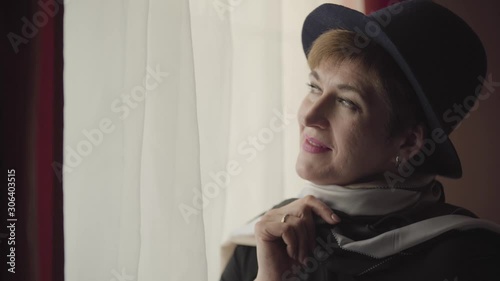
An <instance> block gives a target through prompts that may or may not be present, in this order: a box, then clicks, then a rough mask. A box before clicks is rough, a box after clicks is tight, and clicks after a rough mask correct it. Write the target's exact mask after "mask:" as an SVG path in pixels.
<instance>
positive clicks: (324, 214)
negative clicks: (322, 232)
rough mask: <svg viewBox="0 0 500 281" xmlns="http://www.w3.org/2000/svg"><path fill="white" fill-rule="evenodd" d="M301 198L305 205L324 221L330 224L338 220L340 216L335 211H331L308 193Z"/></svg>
mask: <svg viewBox="0 0 500 281" xmlns="http://www.w3.org/2000/svg"><path fill="white" fill-rule="evenodd" d="M302 200H304V203H305V205H307V206H308V207H310V208H311V209H312V211H313V213H315V214H316V215H318V216H320V217H321V218H322V219H323V220H325V221H326V222H328V223H331V224H336V223H339V222H340V218H339V217H338V216H337V215H336V214H335V213H333V211H332V209H330V207H328V205H326V204H325V203H323V202H322V201H320V200H319V199H317V198H316V197H314V196H312V195H308V196H306V197H304V198H302Z"/></svg>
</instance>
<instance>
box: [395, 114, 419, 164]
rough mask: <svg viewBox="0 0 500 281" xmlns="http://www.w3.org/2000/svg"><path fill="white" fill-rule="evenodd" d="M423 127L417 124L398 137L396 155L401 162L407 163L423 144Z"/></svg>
mask: <svg viewBox="0 0 500 281" xmlns="http://www.w3.org/2000/svg"><path fill="white" fill-rule="evenodd" d="M424 137H425V127H424V125H423V124H421V123H420V124H418V125H416V126H414V127H413V128H410V129H408V130H406V131H405V132H404V133H403V134H402V135H401V137H400V141H399V149H398V155H399V157H400V158H401V160H402V162H405V161H408V160H409V159H411V158H412V157H413V156H415V155H416V154H417V153H418V152H419V151H420V148H422V146H423V144H424Z"/></svg>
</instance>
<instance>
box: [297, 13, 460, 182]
mask: <svg viewBox="0 0 500 281" xmlns="http://www.w3.org/2000/svg"><path fill="white" fill-rule="evenodd" d="M373 21H374V19H372V18H370V17H369V16H366V15H364V14H363V13H361V12H359V11H356V10H353V9H349V8H346V7H344V6H339V5H336V4H323V5H321V6H319V7H318V8H316V9H315V10H314V11H312V12H311V13H310V14H309V15H308V16H307V18H306V20H305V21H304V25H303V29H302V46H303V49H304V53H305V54H306V56H307V55H308V52H309V50H310V48H311V46H312V44H313V42H314V40H316V38H318V37H319V36H320V35H321V34H323V33H324V32H326V31H328V30H332V29H344V30H349V31H353V32H359V31H360V30H364V28H365V27H366V26H367V25H368V24H369V23H370V22H373ZM369 38H370V39H371V40H373V41H374V42H376V43H377V44H379V45H380V46H381V47H382V48H384V49H385V50H386V51H387V53H388V54H389V55H390V56H391V57H392V58H393V59H394V61H395V62H396V63H397V65H399V67H400V68H401V70H402V71H403V73H404V74H405V76H406V77H407V79H408V81H409V82H410V84H411V85H412V87H413V89H414V91H415V93H416V94H417V98H418V100H419V102H420V104H421V106H422V110H423V112H424V114H425V117H426V119H427V125H428V127H429V129H430V131H429V135H428V139H427V141H426V143H427V145H428V146H429V150H427V151H429V152H431V153H428V154H429V155H426V153H425V152H424V151H423V152H422V153H424V155H423V156H424V157H425V164H424V167H423V169H422V170H424V171H429V172H433V173H436V174H439V175H442V176H445V177H449V178H460V177H461V176H462V165H461V163H460V158H459V157H458V154H457V151H456V149H455V147H454V145H453V143H452V142H451V140H450V139H449V137H448V134H447V133H445V131H444V129H443V126H442V125H441V123H440V121H439V118H438V116H437V115H436V113H435V112H434V110H433V109H432V106H431V104H430V102H429V100H428V98H427V96H426V95H425V93H424V91H423V88H422V86H421V84H420V83H419V82H418V79H417V77H416V76H415V74H414V73H413V72H412V70H411V67H410V65H409V64H408V62H407V61H406V60H405V58H404V57H403V55H402V54H401V53H400V52H399V50H398V48H397V47H396V45H395V44H394V43H393V41H392V40H391V39H390V38H389V36H388V35H387V34H386V33H385V32H384V30H383V29H382V28H380V29H378V32H377V33H376V34H373V33H372V34H370V36H369ZM436 130H442V131H441V132H438V131H436ZM435 133H443V134H444V136H446V137H445V140H444V141H442V139H441V140H436V139H434V138H433V136H434V134H435ZM432 147H434V148H435V149H431V148H432ZM419 160H420V159H417V158H415V159H412V162H413V163H415V164H413V163H411V162H410V163H411V164H413V165H414V166H418V165H419V164H418V163H419Z"/></svg>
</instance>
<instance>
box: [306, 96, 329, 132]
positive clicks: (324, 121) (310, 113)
mask: <svg viewBox="0 0 500 281" xmlns="http://www.w3.org/2000/svg"><path fill="white" fill-rule="evenodd" d="M330 100H331V99H330V97H328V96H321V97H320V98H319V99H317V100H315V101H314V102H311V103H309V104H308V105H306V107H305V108H304V111H303V113H302V114H303V115H302V120H301V121H302V125H304V126H306V127H316V128H318V129H326V128H328V127H329V126H330V121H329V120H328V115H329V114H330V113H331V112H330V111H331V110H332V109H333V105H332V104H331V102H330Z"/></svg>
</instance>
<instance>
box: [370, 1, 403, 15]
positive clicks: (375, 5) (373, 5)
mask: <svg viewBox="0 0 500 281" xmlns="http://www.w3.org/2000/svg"><path fill="white" fill-rule="evenodd" d="M397 2H401V1H396V0H365V14H367V15H369V14H371V13H372V12H374V11H376V10H380V9H382V8H384V7H387V6H389V5H391V4H394V3H397Z"/></svg>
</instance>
